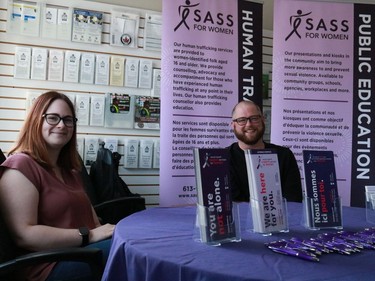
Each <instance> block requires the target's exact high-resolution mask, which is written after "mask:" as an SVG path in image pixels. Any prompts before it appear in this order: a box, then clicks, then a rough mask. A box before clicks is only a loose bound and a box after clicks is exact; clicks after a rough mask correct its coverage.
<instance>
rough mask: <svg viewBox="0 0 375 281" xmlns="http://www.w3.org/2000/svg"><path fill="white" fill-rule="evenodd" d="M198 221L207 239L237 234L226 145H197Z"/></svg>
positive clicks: (195, 164) (195, 153)
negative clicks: (199, 146)
mask: <svg viewBox="0 0 375 281" xmlns="http://www.w3.org/2000/svg"><path fill="white" fill-rule="evenodd" d="M193 154H194V166H195V178H196V189H197V200H198V202H197V203H198V210H197V211H198V221H199V227H200V234H201V235H200V236H201V240H202V241H203V242H215V241H216V242H220V241H222V240H226V239H232V238H235V237H236V227H235V224H236V222H235V220H234V217H233V212H232V208H233V202H232V194H231V187H230V180H229V179H230V176H229V170H230V169H229V151H228V149H226V148H194V149H193Z"/></svg>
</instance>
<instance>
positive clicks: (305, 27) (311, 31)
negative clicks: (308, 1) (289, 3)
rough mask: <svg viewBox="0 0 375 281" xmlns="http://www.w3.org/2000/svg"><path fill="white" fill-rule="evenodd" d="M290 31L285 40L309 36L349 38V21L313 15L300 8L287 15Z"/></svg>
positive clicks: (332, 38)
mask: <svg viewBox="0 0 375 281" xmlns="http://www.w3.org/2000/svg"><path fill="white" fill-rule="evenodd" d="M289 26H290V31H289V33H288V35H287V36H286V37H285V41H288V40H289V39H290V38H296V37H297V38H299V39H303V38H310V39H329V40H349V35H348V31H349V22H348V20H347V19H339V18H334V17H332V18H321V17H317V16H314V15H313V12H312V11H309V12H304V11H302V10H300V9H298V10H297V11H296V13H295V14H292V15H291V16H290V17H289Z"/></svg>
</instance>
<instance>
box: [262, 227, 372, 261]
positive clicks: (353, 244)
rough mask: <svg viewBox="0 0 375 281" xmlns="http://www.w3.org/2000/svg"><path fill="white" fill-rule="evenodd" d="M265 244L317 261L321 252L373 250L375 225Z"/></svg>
mask: <svg viewBox="0 0 375 281" xmlns="http://www.w3.org/2000/svg"><path fill="white" fill-rule="evenodd" d="M265 245H266V246H267V247H268V248H269V249H271V250H272V251H274V252H276V253H279V254H284V255H288V256H294V257H297V258H300V259H304V260H308V261H315V262H318V261H319V257H320V256H321V255H322V254H323V253H327V254H328V253H339V254H342V255H351V254H354V253H359V252H361V250H363V249H371V250H375V227H374V228H365V229H364V230H362V231H358V232H354V231H338V232H336V233H322V234H319V235H318V236H317V237H315V238H309V239H300V238H296V237H293V238H291V239H289V240H284V239H282V240H278V241H273V242H269V243H265Z"/></svg>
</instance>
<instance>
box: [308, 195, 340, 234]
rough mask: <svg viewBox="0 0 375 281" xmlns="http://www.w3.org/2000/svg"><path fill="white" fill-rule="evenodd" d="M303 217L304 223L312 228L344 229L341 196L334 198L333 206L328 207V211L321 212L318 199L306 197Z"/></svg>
mask: <svg viewBox="0 0 375 281" xmlns="http://www.w3.org/2000/svg"><path fill="white" fill-rule="evenodd" d="M302 218H303V220H302V225H303V226H305V227H306V228H308V229H310V230H320V229H342V228H343V223H342V205H341V197H336V198H335V199H333V200H332V208H329V209H328V208H327V212H326V213H323V212H321V206H320V205H319V203H317V202H316V199H314V198H309V197H304V198H303V217H302Z"/></svg>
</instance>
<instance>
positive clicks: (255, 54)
mask: <svg viewBox="0 0 375 281" xmlns="http://www.w3.org/2000/svg"><path fill="white" fill-rule="evenodd" d="M262 9H263V6H262V4H261V2H252V1H245V0H237V1H228V0H204V1H203V0H201V1H194V0H192V1H189V0H186V1H176V0H164V1H163V13H162V17H163V24H162V38H163V39H162V82H161V130H160V205H161V206H172V205H181V204H195V203H196V193H197V192H196V184H195V173H194V160H193V150H192V149H193V148H194V147H207V148H209V147H226V146H228V145H229V144H231V143H232V142H234V141H235V138H234V135H233V132H232V131H231V128H230V122H231V111H232V108H233V106H234V105H235V104H236V103H237V102H238V101H240V100H243V99H247V100H254V101H255V102H257V103H259V104H260V105H261V104H262V13H263V12H262Z"/></svg>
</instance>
